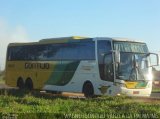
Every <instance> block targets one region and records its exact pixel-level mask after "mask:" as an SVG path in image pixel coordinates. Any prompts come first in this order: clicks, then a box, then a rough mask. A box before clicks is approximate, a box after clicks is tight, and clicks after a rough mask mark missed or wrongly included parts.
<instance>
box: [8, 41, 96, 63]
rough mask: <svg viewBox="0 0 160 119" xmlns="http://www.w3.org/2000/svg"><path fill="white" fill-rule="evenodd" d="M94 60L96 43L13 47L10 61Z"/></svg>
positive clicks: (10, 49)
mask: <svg viewBox="0 0 160 119" xmlns="http://www.w3.org/2000/svg"><path fill="white" fill-rule="evenodd" d="M61 59H62V60H92V59H95V44H94V42H79V43H66V44H64V43H63V44H47V45H29V46H12V47H10V48H9V50H8V60H44V61H45V60H61Z"/></svg>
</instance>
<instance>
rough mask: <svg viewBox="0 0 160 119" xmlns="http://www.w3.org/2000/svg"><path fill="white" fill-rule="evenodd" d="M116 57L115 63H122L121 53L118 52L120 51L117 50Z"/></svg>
mask: <svg viewBox="0 0 160 119" xmlns="http://www.w3.org/2000/svg"><path fill="white" fill-rule="evenodd" d="M114 55H115V63H118V64H119V63H120V60H121V58H120V51H118V50H116V51H115V52H114Z"/></svg>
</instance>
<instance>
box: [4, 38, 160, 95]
mask: <svg viewBox="0 0 160 119" xmlns="http://www.w3.org/2000/svg"><path fill="white" fill-rule="evenodd" d="M151 55H152V57H154V58H151ZM151 60H154V62H151ZM154 65H158V55H157V54H154V53H150V52H149V51H148V47H147V45H146V43H144V42H139V41H133V40H128V39H124V38H107V37H106V38H105V37H99V38H84V37H64V38H51V39H42V40H40V41H39V42H31V43H11V44H9V46H8V50H7V60H6V75H5V79H6V84H7V85H9V86H12V87H19V88H20V89H22V88H28V89H43V90H46V91H57V92H78V93H84V95H85V96H86V97H92V96H93V95H121V94H124V95H128V96H150V94H151V90H152V66H154Z"/></svg>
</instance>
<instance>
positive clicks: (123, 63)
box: [116, 52, 149, 81]
mask: <svg viewBox="0 0 160 119" xmlns="http://www.w3.org/2000/svg"><path fill="white" fill-rule="evenodd" d="M120 55H121V60H120V63H119V65H118V68H117V71H116V78H117V79H121V80H132V81H134V80H148V74H149V68H148V65H149V57H148V54H147V53H145V54H144V53H143V54H142V53H127V52H121V53H120Z"/></svg>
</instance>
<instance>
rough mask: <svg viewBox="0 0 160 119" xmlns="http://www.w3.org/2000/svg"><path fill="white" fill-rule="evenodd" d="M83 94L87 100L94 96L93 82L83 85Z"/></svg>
mask: <svg viewBox="0 0 160 119" xmlns="http://www.w3.org/2000/svg"><path fill="white" fill-rule="evenodd" d="M83 93H84V96H85V97H87V98H91V97H93V96H94V89H93V85H92V83H91V82H86V83H85V84H84V85H83Z"/></svg>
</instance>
